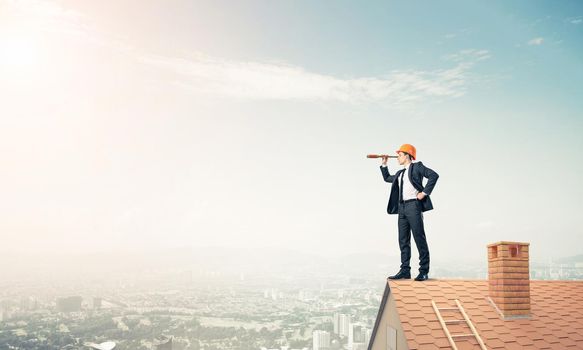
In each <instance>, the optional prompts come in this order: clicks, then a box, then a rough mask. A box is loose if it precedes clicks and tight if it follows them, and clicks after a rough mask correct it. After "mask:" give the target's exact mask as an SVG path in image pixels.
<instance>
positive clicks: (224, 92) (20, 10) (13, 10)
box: [0, 0, 490, 105]
mask: <svg viewBox="0 0 583 350" xmlns="http://www.w3.org/2000/svg"><path fill="white" fill-rule="evenodd" d="M0 6H2V7H3V10H4V8H8V9H9V12H8V13H9V15H8V16H7V18H9V19H10V18H12V19H13V20H14V19H18V20H19V21H20V20H21V19H24V22H25V23H24V22H23V23H24V24H26V26H27V28H29V29H31V30H30V31H32V32H50V33H56V34H57V35H58V37H59V38H61V37H67V38H69V37H73V38H76V39H80V40H77V41H76V43H75V44H74V45H76V46H72V45H69V42H68V41H62V42H63V44H62V45H63V47H66V48H67V50H68V51H67V52H69V57H71V60H72V61H73V62H72V64H74V65H83V67H84V68H87V67H85V66H87V65H89V64H90V63H88V60H91V58H86V59H83V60H79V59H77V58H78V57H80V56H79V55H80V54H81V53H80V52H79V51H83V52H91V51H90V50H86V49H85V48H89V49H91V47H102V48H104V50H103V51H99V57H100V60H101V61H104V62H105V61H108V60H109V61H111V62H114V63H116V65H117V66H120V63H119V62H122V60H121V59H120V58H117V57H116V55H119V54H120V53H121V54H123V56H124V58H123V62H131V63H127V64H132V71H135V72H137V71H138V70H139V72H140V74H138V73H136V74H135V75H133V76H132V79H141V80H144V81H152V79H154V80H155V81H156V82H157V83H159V84H160V85H162V86H170V85H173V86H178V87H179V88H181V89H184V90H186V91H188V92H190V93H192V94H200V95H205V96H218V97H223V98H238V99H252V100H314V101H316V100H319V101H339V102H344V103H368V102H381V103H388V104H391V105H406V104H409V105H410V104H412V103H414V102H418V101H425V100H428V99H444V98H457V97H460V96H463V95H464V94H465V93H466V90H467V88H468V86H469V85H470V83H471V79H470V77H471V70H472V68H473V66H474V65H475V64H476V62H478V61H482V60H485V59H487V58H489V57H490V54H489V52H488V51H486V50H463V51H460V52H457V53H455V54H452V55H450V56H448V57H446V60H445V68H442V69H432V70H423V69H407V70H392V71H388V72H387V73H386V74H384V75H378V76H361V77H340V76H333V75H329V74H322V73H318V72H312V71H308V70H306V69H304V68H302V67H300V66H297V65H293V64H288V63H281V62H269V61H268V62H265V61H236V60H229V59H224V58H218V57H211V56H208V55H205V54H202V53H201V54H194V55H191V56H188V57H183V56H182V57H178V56H172V55H156V54H151V53H148V52H140V51H139V49H137V48H133V47H131V45H129V44H128V43H127V42H125V41H124V40H121V39H119V38H113V37H111V36H109V35H105V34H104V33H103V32H102V31H100V30H99V29H98V28H96V27H93V26H91V22H90V21H88V18H87V17H86V16H84V15H83V14H82V13H79V12H76V11H71V10H68V9H66V8H63V7H62V6H60V5H59V3H55V2H46V1H39V0H25V1H14V0H0ZM0 19H1V18H0ZM21 24H22V23H21ZM21 24H19V25H21ZM24 24H22V25H24ZM13 27H14V25H13ZM59 40H60V39H59ZM71 47H76V49H75V50H73V49H72V48H71ZM82 48H83V49H82ZM86 55H87V54H85V56H86ZM133 63H137V64H136V65H135V66H133ZM140 67H141V68H145V69H143V70H140ZM61 68H62V69H63V70H64V69H65V68H63V67H61ZM67 69H69V68H68V67H67ZM69 70H70V69H69ZM80 70H81V71H87V69H84V70H83V69H80ZM71 72H74V71H73V70H71ZM59 74H60V73H59ZM71 75H73V73H71ZM126 75H129V73H127V74H126ZM72 79H73V78H72ZM100 79H101V78H100ZM105 79H106V78H103V79H102V80H103V83H102V84H101V85H104V90H107V87H106V86H105V85H109V84H110V83H109V82H106V81H105ZM135 83H138V82H137V81H135ZM101 85H100V86H101Z"/></svg>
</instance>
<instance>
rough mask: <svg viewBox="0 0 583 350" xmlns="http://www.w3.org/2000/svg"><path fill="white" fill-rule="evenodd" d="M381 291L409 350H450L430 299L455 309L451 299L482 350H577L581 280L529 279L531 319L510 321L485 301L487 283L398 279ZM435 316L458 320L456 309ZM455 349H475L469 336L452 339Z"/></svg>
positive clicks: (582, 341) (582, 326)
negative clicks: (391, 301) (469, 323)
mask: <svg viewBox="0 0 583 350" xmlns="http://www.w3.org/2000/svg"><path fill="white" fill-rule="evenodd" d="M387 289H388V291H385V295H388V294H389V293H390V294H392V295H393V297H394V298H395V302H396V306H397V312H398V314H399V317H400V320H401V323H402V326H403V330H404V332H405V337H406V338H407V342H408V345H409V348H410V349H412V350H413V349H451V345H450V344H449V341H448V340H447V337H446V334H445V332H444V330H443V328H442V327H441V324H440V323H439V320H438V318H437V315H436V314H435V311H434V309H433V307H432V304H431V301H432V300H433V301H435V303H436V304H437V306H438V307H440V308H443V307H455V306H456V304H455V299H458V300H459V301H460V303H461V305H462V307H463V308H464V310H465V312H466V313H467V315H468V316H469V318H470V320H471V321H472V323H473V324H474V326H475V328H476V330H477V332H478V334H479V335H480V337H481V338H482V340H483V341H484V343H485V345H486V347H487V348H488V349H526V348H528V349H583V281H530V300H531V301H530V303H531V316H530V317H529V318H522V319H520V318H519V319H510V320H508V319H507V320H504V319H502V317H501V316H500V314H498V312H497V311H496V309H495V308H494V307H493V306H492V304H491V303H490V301H489V299H488V281H479V280H428V281H425V282H415V281H412V280H399V281H390V282H388V283H387ZM383 302H385V300H383ZM383 308H384V305H382V306H381V310H382V309H383ZM441 313H442V317H443V318H444V319H462V318H463V317H461V315H460V313H459V312H458V311H447V310H444V311H441ZM448 328H449V329H450V332H451V333H452V334H458V333H471V330H470V329H469V327H468V326H467V325H466V324H465V323H463V324H448ZM371 342H372V339H371ZM456 346H457V347H458V349H460V350H465V349H479V348H480V347H479V345H478V343H477V341H476V340H475V339H474V338H463V339H462V340H460V339H458V340H456Z"/></svg>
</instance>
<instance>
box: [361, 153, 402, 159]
mask: <svg viewBox="0 0 583 350" xmlns="http://www.w3.org/2000/svg"><path fill="white" fill-rule="evenodd" d="M366 157H367V158H398V157H397V156H390V155H388V154H367V155H366Z"/></svg>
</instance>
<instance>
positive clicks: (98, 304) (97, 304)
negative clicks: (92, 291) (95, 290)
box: [93, 297, 103, 309]
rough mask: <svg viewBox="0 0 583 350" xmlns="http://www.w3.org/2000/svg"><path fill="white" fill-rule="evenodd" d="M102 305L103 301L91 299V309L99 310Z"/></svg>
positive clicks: (97, 298)
mask: <svg viewBox="0 0 583 350" xmlns="http://www.w3.org/2000/svg"><path fill="white" fill-rule="evenodd" d="M102 305H103V299H102V298H99V297H95V298H93V308H94V309H101V307H102Z"/></svg>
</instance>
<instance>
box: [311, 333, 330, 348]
mask: <svg viewBox="0 0 583 350" xmlns="http://www.w3.org/2000/svg"><path fill="white" fill-rule="evenodd" d="M312 345H313V350H323V349H329V348H330V333H328V332H326V331H314V332H313V333H312Z"/></svg>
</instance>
